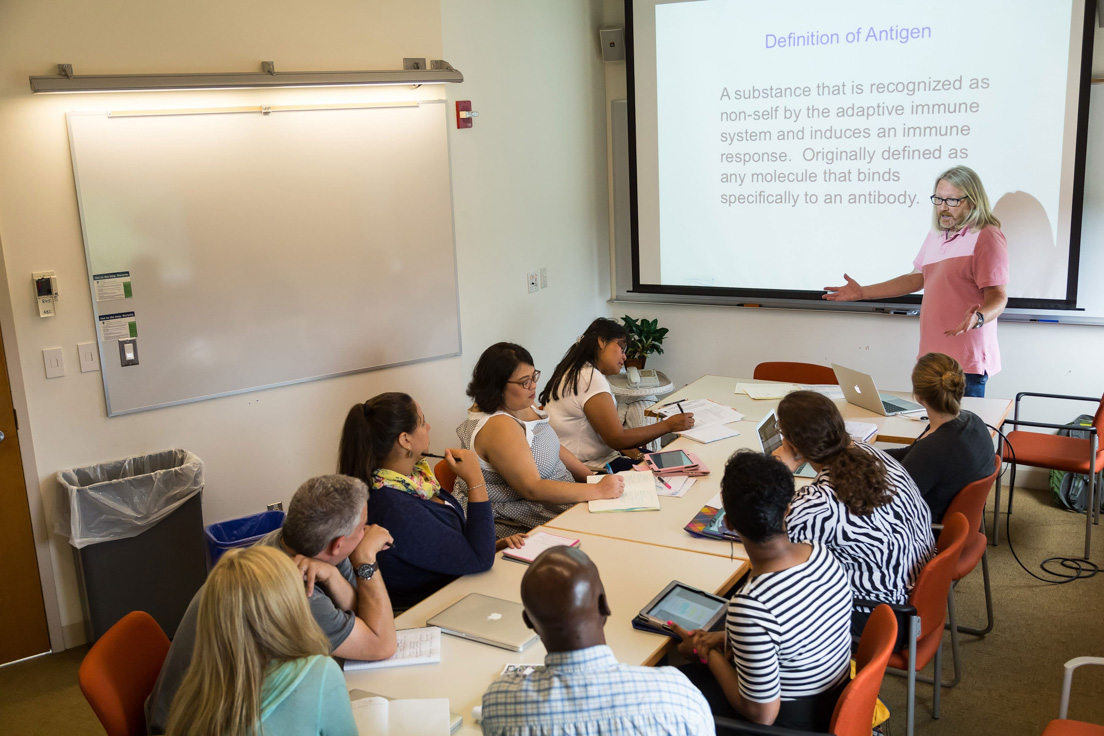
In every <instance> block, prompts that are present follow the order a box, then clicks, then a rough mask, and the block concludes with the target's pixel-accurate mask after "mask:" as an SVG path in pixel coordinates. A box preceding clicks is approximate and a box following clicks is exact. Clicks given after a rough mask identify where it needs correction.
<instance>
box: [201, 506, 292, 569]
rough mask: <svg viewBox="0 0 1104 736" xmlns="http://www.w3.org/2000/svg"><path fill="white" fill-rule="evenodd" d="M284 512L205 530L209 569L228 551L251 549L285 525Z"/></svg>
mask: <svg viewBox="0 0 1104 736" xmlns="http://www.w3.org/2000/svg"><path fill="white" fill-rule="evenodd" d="M284 516H285V514H284V512H283V511H264V512H262V513H260V514H253V515H252V516H243V517H242V518H240V519H231V520H230V521H220V522H219V523H217V524H211V525H210V526H208V527H206V528H205V529H204V533H205V535H206V537H207V569H208V570H209V569H211V568H212V567H214V566H215V563H216V562H218V560H219V558H220V557H222V556H223V555H224V554H226V551H227V550H230V549H234V548H235V547H249V546H251V545H253V544H255V543H256V542H257V541H258V540H259V539H260V538H261V537H263V536H264V535H266V534H268V533H269V532H272V531H275V530H277V529H279V528H280V527H281V526H283V524H284Z"/></svg>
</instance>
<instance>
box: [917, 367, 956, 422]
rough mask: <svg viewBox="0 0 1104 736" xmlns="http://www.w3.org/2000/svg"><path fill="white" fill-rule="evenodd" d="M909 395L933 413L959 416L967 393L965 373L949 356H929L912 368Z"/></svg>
mask: <svg viewBox="0 0 1104 736" xmlns="http://www.w3.org/2000/svg"><path fill="white" fill-rule="evenodd" d="M912 392H913V393H914V394H915V395H916V398H918V399H920V400H921V401H923V402H924V403H925V404H927V405H928V407H929V408H931V409H932V410H933V411H937V412H939V413H940V414H950V415H951V416H958V412H959V411H961V409H962V396H963V395H964V394H965V393H966V374H965V373H963V372H962V366H960V365H959V364H958V361H957V360H955V359H954V358H952V357H951V356H949V355H944V354H943V353H928V354H927V355H923V356H921V357H920V360H918V361H916V367H915V368H913V369H912Z"/></svg>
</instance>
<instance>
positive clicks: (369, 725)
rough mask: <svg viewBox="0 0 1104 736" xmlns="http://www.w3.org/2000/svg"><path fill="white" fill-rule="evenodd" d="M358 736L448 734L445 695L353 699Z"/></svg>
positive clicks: (435, 735) (447, 703) (436, 735)
mask: <svg viewBox="0 0 1104 736" xmlns="http://www.w3.org/2000/svg"><path fill="white" fill-rule="evenodd" d="M352 703H353V720H354V721H356V726H357V733H358V734H360V736H448V734H449V731H450V724H449V721H450V720H451V718H450V716H449V701H448V698H431V699H424V700H388V699H387V698H378V697H369V698H360V699H359V700H354V701H352Z"/></svg>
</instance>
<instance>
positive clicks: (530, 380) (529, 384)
mask: <svg viewBox="0 0 1104 736" xmlns="http://www.w3.org/2000/svg"><path fill="white" fill-rule="evenodd" d="M540 377H541V372H540V371H533V373H532V375H529V376H525V377H524V378H520V379H518V380H516V381H507V382H506V383H514V384H517V385H518V386H521V387H522V388H523V389H525V390H526V391H530V390H532V389H533V388H534V387H535V386H536V385H537V381H539V380H540Z"/></svg>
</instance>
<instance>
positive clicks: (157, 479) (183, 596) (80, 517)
mask: <svg viewBox="0 0 1104 736" xmlns="http://www.w3.org/2000/svg"><path fill="white" fill-rule="evenodd" d="M57 479H58V484H59V487H60V493H61V498H60V499H59V503H58V506H57V508H58V513H57V514H56V516H55V531H57V532H58V533H59V534H62V535H64V536H66V537H68V538H69V543H70V544H71V545H72V546H73V547H74V548H75V555H76V560H77V573H78V580H79V582H80V586H81V593H82V599H83V604H84V609H85V611H84V612H85V621H86V622H87V625H88V638H89V641H96V640H97V639H99V638H100V637H101V636H102V635H103V634H104V632H105V631H107V630H108V629H109V628H111V626H113V625H114V624H115V622H116V621H118V620H119V619H121V618H122V617H123V616H125V615H126V614H128V613H130V612H131V611H146V612H147V613H149V614H150V615H151V616H153V617H154V618H155V619H156V620H157V623H158V624H160V625H161V628H162V629H164V630H165V633H166V634H167V635H168V636H169V637H172V636H173V634H175V633H176V627H177V626H178V625H179V623H180V619H181V617H183V615H184V611H185V610H186V609H187V608H188V603H189V602H190V601H191V599H192V596H193V595H195V592H196V591H197V590H199V587H200V586H201V585H203V581H204V580H205V579H206V576H207V564H206V558H205V552H204V549H205V545H204V537H203V509H202V491H203V461H202V460H200V459H199V457H197V456H196V455H194V454H193V453H191V452H188V451H187V450H165V451H163V452H157V453H153V454H150V455H142V456H139V457H131V458H127V459H125V460H116V461H113V462H109V463H102V464H100V465H91V466H88V467H85V468H74V469H72V470H63V471H60V472H59V473H58V474H57Z"/></svg>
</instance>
